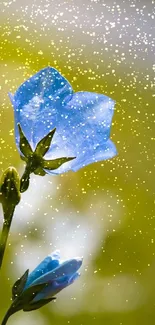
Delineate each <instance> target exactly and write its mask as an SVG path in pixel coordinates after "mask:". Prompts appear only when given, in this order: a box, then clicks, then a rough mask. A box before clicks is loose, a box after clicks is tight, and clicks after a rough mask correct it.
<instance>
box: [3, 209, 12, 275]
mask: <svg viewBox="0 0 155 325" xmlns="http://www.w3.org/2000/svg"><path fill="white" fill-rule="evenodd" d="M14 210H15V206H12V207H8V208H6V207H5V208H4V206H3V211H4V222H3V228H2V233H1V238H0V269H1V266H2V262H3V258H4V253H5V249H6V244H7V240H8V236H9V231H10V227H11V222H12V217H13V213H14Z"/></svg>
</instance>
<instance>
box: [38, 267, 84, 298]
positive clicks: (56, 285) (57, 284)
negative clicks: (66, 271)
mask: <svg viewBox="0 0 155 325" xmlns="http://www.w3.org/2000/svg"><path fill="white" fill-rule="evenodd" d="M79 276H80V274H79V273H78V272H76V273H74V274H73V275H72V276H71V277H69V276H63V277H62V278H59V279H58V280H56V281H53V282H52V283H50V284H49V285H48V287H46V288H45V289H43V290H42V291H41V292H40V293H39V294H38V295H37V296H36V297H35V298H34V300H33V301H38V300H40V299H48V298H52V297H53V296H55V295H56V294H57V293H58V292H60V291H61V290H63V289H64V288H66V287H68V286H69V285H71V284H72V283H73V282H74V281H75V280H76V279H77V278H79Z"/></svg>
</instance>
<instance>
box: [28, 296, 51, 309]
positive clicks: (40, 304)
mask: <svg viewBox="0 0 155 325" xmlns="http://www.w3.org/2000/svg"><path fill="white" fill-rule="evenodd" d="M55 299H56V298H54V297H53V298H49V299H41V300H39V301H36V302H34V303H31V304H29V305H25V306H24V308H23V311H32V310H36V309H39V308H41V307H43V306H45V305H46V304H48V303H49V302H51V301H52V300H55Z"/></svg>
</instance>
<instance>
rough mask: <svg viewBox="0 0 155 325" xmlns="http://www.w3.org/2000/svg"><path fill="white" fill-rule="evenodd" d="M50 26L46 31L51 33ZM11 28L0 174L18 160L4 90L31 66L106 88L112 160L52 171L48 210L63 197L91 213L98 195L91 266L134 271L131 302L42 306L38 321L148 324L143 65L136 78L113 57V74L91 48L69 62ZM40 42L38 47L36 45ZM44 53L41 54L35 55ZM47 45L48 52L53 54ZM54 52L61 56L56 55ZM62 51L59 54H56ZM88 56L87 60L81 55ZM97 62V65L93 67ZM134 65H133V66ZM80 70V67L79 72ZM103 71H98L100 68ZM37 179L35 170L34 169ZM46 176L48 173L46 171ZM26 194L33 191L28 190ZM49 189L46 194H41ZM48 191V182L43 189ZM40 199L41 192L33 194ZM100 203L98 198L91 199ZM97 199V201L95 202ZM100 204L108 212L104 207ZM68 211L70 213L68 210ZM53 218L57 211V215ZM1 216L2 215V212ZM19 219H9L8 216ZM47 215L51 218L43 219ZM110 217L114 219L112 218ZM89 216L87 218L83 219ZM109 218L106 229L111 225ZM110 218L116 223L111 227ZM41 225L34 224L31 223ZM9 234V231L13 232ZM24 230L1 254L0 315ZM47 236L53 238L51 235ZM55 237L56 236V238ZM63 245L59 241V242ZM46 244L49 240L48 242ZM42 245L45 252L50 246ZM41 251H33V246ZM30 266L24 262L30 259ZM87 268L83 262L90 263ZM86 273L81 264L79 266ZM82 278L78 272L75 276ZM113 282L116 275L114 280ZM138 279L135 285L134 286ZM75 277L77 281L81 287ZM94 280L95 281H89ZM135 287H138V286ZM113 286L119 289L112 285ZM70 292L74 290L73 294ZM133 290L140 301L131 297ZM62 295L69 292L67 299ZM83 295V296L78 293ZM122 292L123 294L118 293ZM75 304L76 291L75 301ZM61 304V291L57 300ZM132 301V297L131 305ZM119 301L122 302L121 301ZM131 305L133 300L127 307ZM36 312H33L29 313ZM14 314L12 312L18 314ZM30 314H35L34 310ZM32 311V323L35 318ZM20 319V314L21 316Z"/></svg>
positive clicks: (148, 154)
mask: <svg viewBox="0 0 155 325" xmlns="http://www.w3.org/2000/svg"><path fill="white" fill-rule="evenodd" d="M52 32H53V33H54V30H53V31H52V30H51V33H52ZM18 34H19V33H17V31H16V30H14V29H13V26H12V31H11V32H10V25H9V24H8V25H6V24H4V25H2V26H1V34H0V44H1V53H0V59H1V64H0V66H1V67H0V71H1V80H0V89H1V96H0V106H1V110H0V153H1V154H0V167H1V173H2V172H3V171H4V170H5V169H6V168H7V167H9V166H15V167H16V168H17V169H18V170H19V171H21V168H22V167H21V166H23V162H21V160H20V158H19V154H18V152H17V150H16V146H15V141H14V131H13V128H14V124H13V110H12V108H11V104H10V102H9V99H8V96H7V92H8V91H12V92H14V91H15V89H16V88H17V87H18V86H19V85H20V84H21V82H23V81H24V80H25V79H26V78H27V77H29V76H30V75H31V74H33V73H34V72H37V71H38V70H39V69H41V68H43V67H45V66H47V65H51V66H53V67H55V68H57V69H59V70H60V71H61V72H62V73H63V75H64V76H65V77H66V78H67V79H68V80H69V81H70V82H71V84H72V85H73V87H74V90H75V91H76V90H88V91H96V92H100V93H104V94H107V95H109V96H111V97H112V98H113V99H115V100H116V111H115V115H114V120H113V127H112V130H111V136H112V139H113V141H114V143H115V144H116V146H117V148H118V156H117V157H115V158H114V159H112V160H110V161H106V162H103V163H97V164H93V165H90V166H88V167H86V168H84V169H82V170H80V171H78V172H77V173H68V174H65V175H63V176H57V179H56V181H57V182H58V184H60V185H61V186H60V189H59V191H58V193H57V200H55V201H54V202H52V204H53V211H52V209H51V211H52V215H54V213H55V214H56V212H55V208H56V207H57V209H59V206H60V205H61V202H62V201H63V202H65V204H66V205H67V207H68V211H69V213H72V210H75V211H79V224H80V223H81V218H82V217H81V216H82V215H83V214H85V215H89V212H90V209H91V205H93V204H94V205H95V202H96V201H95V200H96V198H99V200H100V203H101V204H100V206H99V205H98V206H97V209H96V213H95V212H94V216H93V218H94V220H95V221H94V222H96V224H98V223H102V221H101V219H103V222H104V218H105V219H106V224H107V226H106V235H104V237H103V242H101V246H100V247H98V249H97V250H96V253H95V256H93V268H92V269H91V272H94V271H95V270H99V272H98V273H99V277H100V278H102V279H103V280H104V279H107V278H111V279H115V278H116V279H117V276H120V277H121V276H124V277H126V276H127V277H128V276H129V277H130V276H131V277H132V278H133V279H135V281H134V286H133V290H134V293H133V295H131V300H133V301H130V294H129V301H127V300H128V292H124V291H126V286H125V287H124V288H122V290H124V291H123V292H124V293H123V294H124V296H123V297H124V299H126V304H127V305H129V306H130V305H131V307H129V308H126V309H125V308H124V307H122V310H121V308H120V309H118V310H117V299H116V308H113V307H109V309H108V308H104V303H103V311H102V309H101V308H99V310H97V309H96V311H94V312H93V311H92V312H90V310H88V309H89V308H83V309H82V308H81V309H78V310H79V312H76V313H75V314H71V315H70V313H69V314H68V315H63V313H62V314H61V313H55V312H52V310H53V306H52V304H51V305H50V306H48V307H47V306H46V307H44V308H42V309H41V310H40V311H39V312H37V311H36V312H34V313H36V314H37V313H40V314H39V315H42V316H43V318H41V324H55V325H57V324H61V325H65V324H74V325H76V324H82V325H84V324H90V325H91V324H92V325H93V324H103V323H104V324H108V325H113V324H115V325H131V323H132V324H133V325H137V324H141V325H146V324H147V325H153V324H154V319H155V290H154V287H155V281H154V273H155V256H154V252H155V241H154V237H155V214H154V192H155V191H154V188H155V177H154V140H155V137H154V106H153V97H152V89H151V88H150V87H146V81H145V78H144V75H145V68H144V70H143V71H139V74H138V77H137V78H136V81H134V78H133V76H132V73H131V67H130V66H128V64H127V65H126V68H125V69H122V68H121V67H120V66H117V64H116V62H111V69H112V68H114V69H115V73H112V72H111V73H109V74H108V75H106V72H107V65H108V62H107V60H108V59H106V58H105V60H103V62H102V63H101V62H100V61H99V62H96V65H94V63H93V58H91V57H89V47H88V48H87V47H86V49H85V53H84V55H83V57H82V58H81V57H80V56H79V57H78V53H76V58H74V60H73V61H70V62H69V64H67V53H66V57H65V56H64V53H61V51H59V53H58V51H57V50H56V49H55V48H52V49H51V47H52V46H51V45H50V46H48V45H47V42H45V43H42V42H41V40H40V41H38V39H37V38H36V43H35V41H33V44H36V46H32V47H31V41H30V42H29V43H27V42H26V39H27V38H28V36H29V39H31V38H32V39H33V38H35V37H36V36H35V35H37V33H35V32H34V30H31V35H30V34H29V33H28V32H26V31H22V32H21V33H20V38H17V35H18ZM39 49H40V50H39ZM39 51H42V52H43V55H41V54H39V53H40V52H39ZM51 52H52V54H51ZM58 54H59V55H58ZM61 54H62V57H61ZM88 57H89V63H87V59H88ZM97 63H98V64H99V68H98V67H97ZM137 69H138V68H137ZM84 71H85V72H84ZM103 74H104V77H103V76H102V78H101V75H103ZM38 178H39V176H38ZM48 181H49V178H48ZM51 181H52V177H51ZM29 195H30V196H31V193H29ZM46 195H47V194H46ZM49 195H50V189H49ZM38 200H39V198H38ZM97 202H98V201H97ZM47 204H48V205H50V201H46V200H45V206H43V207H42V209H41V211H38V212H37V213H38V218H39V217H41V215H42V212H43V211H46V209H47ZM97 204H98V203H97ZM104 206H106V207H107V208H106V210H105V211H106V215H105V213H104V212H103V207H104ZM117 206H118V208H119V207H120V208H119V211H118V214H119V215H117V218H116V220H115V221H113V218H115V217H114V216H115V208H117ZM73 217H74V216H73ZM55 218H56V215H55ZM1 221H2V214H1ZM17 222H18V221H17V220H16V219H14V223H17ZM50 222H51V220H50V219H49V223H50ZM113 222H114V223H113ZM88 223H89V218H88ZM111 224H112V228H111ZM113 224H114V226H113ZM37 227H38V229H39V226H37ZM35 228H36V222H35V223H34V226H33V224H32V226H31V233H29V234H27V236H28V238H27V240H32V241H34V242H35V240H36V247H37V245H38V241H39V242H40V246H41V245H44V244H43V242H44V241H46V238H43V237H42V236H41V233H42V231H43V229H41V230H40V233H39V230H38V232H36V235H35V232H34V229H35ZM14 236H15V237H14ZM23 237H24V231H20V230H19V234H18V231H16V232H12V233H11V235H10V239H9V245H8V247H7V252H6V255H5V259H4V264H3V269H2V271H1V274H0V288H1V299H0V304H1V307H0V317H1V318H2V317H3V315H4V313H5V311H6V309H7V307H8V305H9V302H10V297H11V295H10V289H11V286H12V284H13V282H14V281H15V280H17V278H18V276H20V275H21V274H20V273H18V272H17V266H16V273H17V274H16V278H14V272H13V268H15V266H14V263H13V261H14V257H15V253H16V254H17V255H18V252H16V251H15V249H17V248H16V247H17V246H15V248H14V243H15V244H16V245H17V244H18V245H19V247H20V245H21V243H22V242H23ZM51 241H52V239H51ZM58 244H59V241H58ZM64 245H65V243H64ZM49 251H50V247H49ZM49 251H45V255H47V254H48V253H49ZM38 254H39V253H38ZM28 267H29V265H28ZM88 269H89V263H88ZM82 273H84V270H83V271H82ZM96 276H97V275H95V274H93V275H92V277H90V278H89V274H88V277H86V280H85V287H86V289H87V287H88V288H89V281H92V279H93V277H96ZM81 277H83V274H82V275H81ZM116 282H117V280H116ZM137 283H138V286H137ZM80 286H81V282H79V290H80ZM94 286H95V284H94ZM139 288H141V290H140V291H139ZM102 290H104V289H103V288H102V286H101V287H100V285H99V288H98V294H94V295H93V293H92V294H89V290H88V294H87V299H88V301H87V302H85V304H86V303H87V305H88V306H89V305H91V304H92V306H93V304H94V302H95V301H96V302H95V303H96V305H97V301H98V303H99V305H100V304H101V302H100V299H101V298H100V291H102ZM117 290H118V292H117ZM119 292H120V291H119V278H118V283H117V285H116V298H117V295H118V299H119ZM75 296H76V293H75ZM134 297H135V299H137V300H136V301H138V303H135V304H134ZM67 299H68V298H67ZM80 299H81V298H80ZM122 299H123V298H122ZM76 302H77V304H78V296H77V298H76V301H75V310H76ZM56 303H57V304H59V297H58V299H57V302H56ZM132 303H133V304H132ZM124 305H125V301H124V302H123V306H124ZM132 306H133V307H132ZM34 315H35V314H34ZM19 316H20V317H21V318H20V320H22V324H24V322H25V323H26V322H27V321H29V322H30V323H31V318H29V317H30V316H29V315H28V314H26V313H25V314H24V313H23V314H21V315H17V316H16V315H15V316H13V317H12V320H10V324H11V321H12V323H13V321H14V322H15V323H17V321H18V319H19ZM16 317H17V318H16ZM33 317H34V319H35V316H33ZM37 320H38V317H37V318H36V322H35V321H33V322H32V323H33V324H35V323H36V324H38V321H37ZM20 323H21V321H20Z"/></svg>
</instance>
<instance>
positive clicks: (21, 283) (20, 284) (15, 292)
mask: <svg viewBox="0 0 155 325" xmlns="http://www.w3.org/2000/svg"><path fill="white" fill-rule="evenodd" d="M28 274H29V270H26V272H25V273H24V274H23V275H22V276H21V278H20V279H18V280H17V281H16V282H15V283H14V285H13V287H12V300H14V299H16V298H17V297H19V296H20V295H21V294H22V292H23V290H24V287H25V284H26V281H27V278H28Z"/></svg>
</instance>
